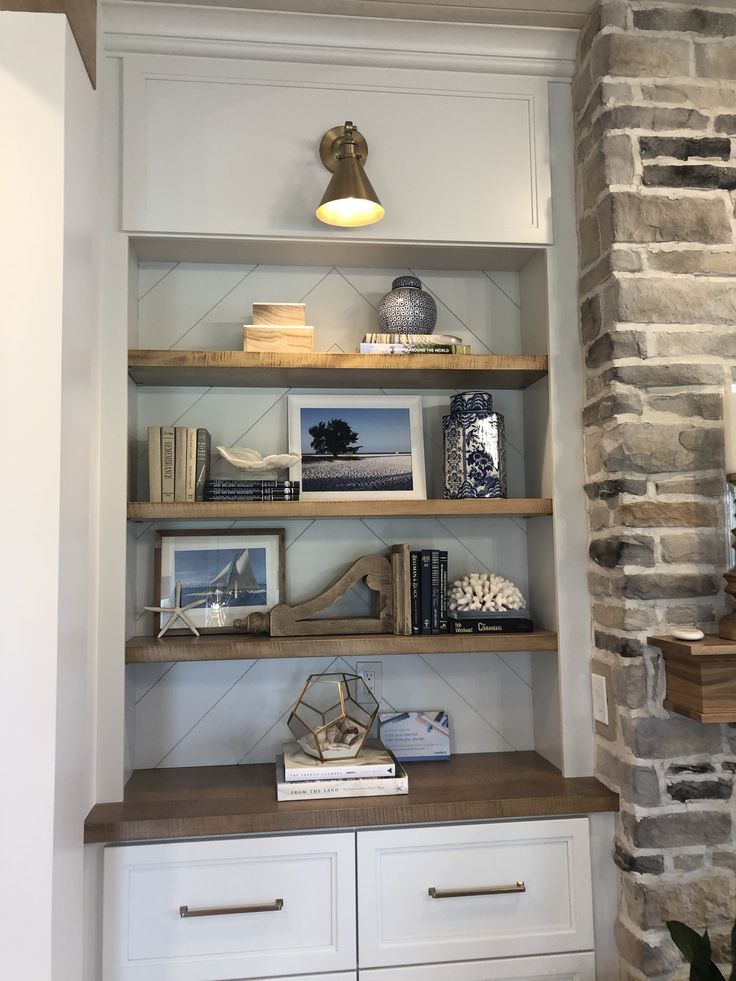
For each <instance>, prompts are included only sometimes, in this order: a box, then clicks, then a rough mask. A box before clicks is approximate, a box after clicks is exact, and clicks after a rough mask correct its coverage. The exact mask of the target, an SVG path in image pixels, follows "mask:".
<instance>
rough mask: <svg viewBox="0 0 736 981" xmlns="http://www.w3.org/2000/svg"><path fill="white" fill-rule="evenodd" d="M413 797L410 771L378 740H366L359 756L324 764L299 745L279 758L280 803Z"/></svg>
mask: <svg viewBox="0 0 736 981" xmlns="http://www.w3.org/2000/svg"><path fill="white" fill-rule="evenodd" d="M408 793H409V778H408V776H407V775H406V770H405V769H404V768H403V766H402V765H401V764H400V763H399V762H398V761H397V759H396V757H395V756H394V755H393V753H391V752H390V751H389V750H387V749H386V748H385V746H383V745H382V743H380V742H378V740H370V739H368V740H366V742H365V744H364V746H363V747H362V748H361V750H360V752H359V753H358V755H357V756H355V757H352V758H351V759H343V760H329V761H328V762H325V763H322V762H320V761H319V760H317V759H315V758H314V757H312V756H309V755H307V753H305V752H304V751H303V750H302V748H301V747H300V746H299V743H297V742H292V743H286V744H285V745H284V752H283V755H279V756H277V757H276V799H277V800H280V801H281V800H316V799H319V798H323V799H324V798H329V797H388V796H393V795H394V794H408Z"/></svg>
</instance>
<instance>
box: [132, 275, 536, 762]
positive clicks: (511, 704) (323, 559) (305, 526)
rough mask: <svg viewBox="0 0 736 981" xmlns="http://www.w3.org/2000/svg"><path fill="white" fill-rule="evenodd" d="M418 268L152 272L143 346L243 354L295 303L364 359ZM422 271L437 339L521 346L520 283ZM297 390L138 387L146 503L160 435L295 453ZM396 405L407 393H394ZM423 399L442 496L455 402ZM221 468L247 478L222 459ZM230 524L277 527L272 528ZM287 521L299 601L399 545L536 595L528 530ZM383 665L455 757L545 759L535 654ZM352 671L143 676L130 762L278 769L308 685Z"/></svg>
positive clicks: (514, 435) (147, 559) (287, 668)
mask: <svg viewBox="0 0 736 981" xmlns="http://www.w3.org/2000/svg"><path fill="white" fill-rule="evenodd" d="M406 272H409V270H401V269H387V270H377V269H338V268H328V267H312V268H305V267H266V266H241V265H215V264H196V265H188V264H183V263H180V264H175V263H164V264H161V263H143V264H141V266H140V268H139V281H138V297H139V300H138V314H139V315H138V337H137V344H138V346H139V347H142V348H178V349H205V348H211V349H212V348H214V349H235V350H238V349H242V328H243V323H249V322H250V318H251V308H252V304H253V302H255V301H275V300H281V301H284V302H304V303H306V307H307V322H308V323H310V324H313V325H314V326H315V329H316V343H315V347H316V350H318V351H346V352H351V351H355V350H356V349H357V345H358V344H359V342H360V340H361V339H362V337H363V334H365V333H366V331H369V330H374V329H376V307H377V305H378V301H379V300H380V298H381V296H382V295H383V294H384V293H385V292H386V291H387V290H388V289H390V287H391V280H392V278H393V277H395V276H397V275H401V274H402V273H406ZM412 272H413V273H414V274H415V275H419V276H420V278H421V279H422V281H423V283H424V284H425V287H426V288H427V289H429V290H430V291H431V292H432V294H433V295H434V297H435V299H436V301H437V307H438V324H437V331H438V332H440V331H441V332H444V333H452V334H457V335H460V336H462V338H463V340H464V341H466V342H468V343H470V344H471V345H472V350H473V351H474V352H478V353H488V352H494V353H499V354H502V353H507V352H508V353H511V352H518V351H519V350H520V332H519V293H518V290H519V284H518V276H517V275H516V274H515V273H509V272H471V273H458V272H438V271H432V272H423V271H422V270H412ZM290 392H296V390H288V389H248V390H241V389H224V388H219V389H215V388H202V389H195V388H182V389H152V388H140V389H136V387H135V386H134V385H132V384H131V413H130V414H131V420H132V429H133V439H132V452H131V458H132V460H133V468H132V469H133V471H134V472H133V473H132V475H131V476H132V482H133V486H134V488H135V487H137V491H138V496H139V498H140V499H145V498H146V497H147V480H148V477H147V469H146V436H145V434H146V427H147V426H149V425H184V426H206V427H207V428H208V429H209V430H210V432H211V434H212V443H213V447H214V446H215V445H217V444H220V445H226V446H230V445H240V446H249V447H252V448H254V449H257V450H259V451H261V452H263V453H265V452H269V451H270V452H274V451H283V450H285V449H286V448H287V439H288V434H287V396H288V395H289V394H290ZM374 394H381V392H380V391H378V390H377V391H376V392H375V393H374ZM384 394H399V392H398V390H396V391H394V390H391V391H389V390H388V389H386V390H384ZM401 394H415V393H401ZM422 394H423V407H424V409H423V411H424V432H425V443H424V449H425V457H426V466H427V493H428V496H430V497H441V496H442V462H441V450H442V416H443V415H444V414H445V413H446V412H447V410H448V405H449V398H450V395H451V393H450V392H424V393H422ZM495 398H496V407H497V408H498V409H499V410H500V411H501V412H503V413H504V414H505V417H506V432H507V438H508V462H509V495H510V496H523V494H524V475H523V450H524V447H523V435H522V431H523V430H522V416H521V412H522V401H521V396H520V394H519V393H517V392H499V393H497V395H496V396H495ZM213 471H214V472H215V473H217V474H219V475H221V476H225V475H229V476H235V475H236V473H235V472H234V471H233V470H232V468H230V467H229V465H228V464H225V463H224V462H222V461H219V460H218V458H217V455H216V454H214V455H213ZM224 524H225V525H226V526H227V527H237V526H246V527H258V526H259V524H260V526H262V527H263V526H267V524H268V522H260V523H258V522H250V523H244V522H226V523H224ZM281 524H282V525H283V527H284V528H285V529H286V581H287V600H288V601H289V602H299V601H301V600H304V599H307V598H308V597H310V596H311V595H313V594H314V593H317V592H319V591H320V590H321V589H323V588H324V587H325V586H326V585H327V584H328V583H329V581H330V580H331V579H332V578H334V576H335V575H336V574H337V573H338V572H339V571H342V570H343V569H344V568H346V567H347V565H348V564H349V563H350V562H351V561H352V560H353V559H355V558H357V557H358V556H359V555H362V554H365V553H370V552H383V551H385V550H386V547H387V546H388V545H391V544H392V543H394V542H409V543H410V544H411V546H412V547H416V548H422V547H424V548H429V547H434V548H446V549H447V550H448V552H449V564H450V577H451V578H454V577H455V576H456V575H459V574H462V573H464V572H469V571H474V570H478V569H483V570H492V571H497V572H500V573H501V574H502V575H505V576H508V577H509V578H511V579H513V580H514V581H515V582H517V583H518V584H519V585H520V587H521V589H522V590H523V591H526V589H527V551H526V522H525V520H524V519H514V518H494V519H488V520H484V519H467V518H466V519H461V518H452V519H442V520H435V519H428V518H416V519H410V520H401V519H396V518H375V519H374V518H371V519H363V520H360V519H355V520H337V519H332V520H320V521H314V520H301V519H300V520H288V521H284V522H282V523H281ZM216 526H217V525H216V524H211V525H210V527H216ZM161 527H164V526H163V525H162V526H161ZM165 527H167V528H171V527H176V525H175V524H172V523H167V524H166V526H165ZM182 527H184V525H182ZM187 527H192V526H191V524H188V525H187ZM155 530H156V525H154V524H151V523H144V524H135V525H132V526H131V528H130V531H129V575H128V580H129V584H130V589H129V609H128V634H129V635H131V636H132V635H134V634H142V633H150V632H152V627H153V624H152V621H151V619H150V615H149V614H146V613H145V612H144V611H143V607H144V606H145V604H146V603H150V602H151V600H152V598H153V542H154V533H155ZM365 602H366V597H365V596H364V595H360V593H358V594H356V595H355V596H351V597H349V598H347V599H346V601H345V602H344V604H343V606H342V611H343V612H347V613H348V614H349V613H364V611H365ZM376 660H378V659H376ZM380 660H382V664H383V669H382V674H383V705H384V706H385V707H386V708H387V709H390V708H396V709H404V708H440V707H442V708H446V709H447V710H448V711H449V713H450V719H451V725H452V730H453V749H454V751H456V752H482V751H493V750H498V751H501V750H511V749H517V750H522V749H530V748H531V747H532V744H533V734H532V716H531V701H532V699H531V669H530V662H529V656H528V655H526V654H498V655H496V654H480V655H479V654H467V655H458V654H455V655H452V656H440V655H435V656H431V657H430V656H400V657H398V656H396V657H384V658H383V659H380ZM345 669H347V670H354V669H355V658H353V657H350V656H346V657H344V658H341V659H339V660H332V659H328V658H314V659H289V660H283V661H222V662H214V663H212V662H208V663H189V664H185V663H177V664H153V665H131V666H130V667H129V668H128V718H129V734H130V739H129V743H130V746H129V762H130V764H131V765H133V766H135V767H155V766H193V765H205V764H218V763H222V764H227V763H241V762H263V761H271V760H273V758H274V754H275V753H276V752H277V751H278V750H279V749H280V746H281V743H282V742H283V741H284V739H285V738H286V737H287V733H288V730H287V729H286V716H287V714H288V711H289V709H290V708H291V705H292V703H293V700H294V698H295V697H296V695H297V694H298V692H299V689H300V687H301V685H302V683H303V681H304V679H305V678H306V676H307V674H309V673H311V672H316V671H325V670H345Z"/></svg>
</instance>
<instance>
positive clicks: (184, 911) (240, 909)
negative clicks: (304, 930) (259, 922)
mask: <svg viewBox="0 0 736 981" xmlns="http://www.w3.org/2000/svg"><path fill="white" fill-rule="evenodd" d="M283 908H284V901H283V899H274V901H273V902H272V903H263V904H262V905H259V906H205V907H203V908H202V909H189V907H188V906H180V907H179V916H180V917H181V918H182V919H186V917H188V916H229V915H230V914H231V913H276V912H278V910H280V909H283Z"/></svg>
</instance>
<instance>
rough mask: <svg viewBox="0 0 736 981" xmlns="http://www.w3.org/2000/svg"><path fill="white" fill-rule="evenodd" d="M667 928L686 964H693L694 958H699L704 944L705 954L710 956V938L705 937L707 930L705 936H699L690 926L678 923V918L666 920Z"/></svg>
mask: <svg viewBox="0 0 736 981" xmlns="http://www.w3.org/2000/svg"><path fill="white" fill-rule="evenodd" d="M667 929H668V930H669V931H670V936H671V937H672V939H673V940H674V942H675V944H676V946H677V948H678V950H680V952H681V953H682V956H683V957H684V958H685V960H686V961H687V962H688V964H694V963H695V962H696V960H700V958H699V955H701V951H702V950H703V947H704V944H705V945H706V949H707V956H708V957H710V940H709V939H707V938H708V933H707V931H706V933H705V936H703V937H701V936H700V934H699V933H696V932H695V930H693V929H692V927H689V926H686V925H685V924H684V923H680V921H679V920H667ZM701 956H702V955H701Z"/></svg>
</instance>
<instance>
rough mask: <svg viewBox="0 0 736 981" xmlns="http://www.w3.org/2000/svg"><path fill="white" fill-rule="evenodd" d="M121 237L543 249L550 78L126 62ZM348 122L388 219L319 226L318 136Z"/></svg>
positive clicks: (242, 62)
mask: <svg viewBox="0 0 736 981" xmlns="http://www.w3.org/2000/svg"><path fill="white" fill-rule="evenodd" d="M123 102H124V109H123V228H124V229H125V230H126V231H130V232H144V233H154V234H160V235H161V234H163V235H166V234H177V235H216V236H237V237H244V238H247V239H253V238H255V239H263V238H267V239H274V238H276V239H281V238H282V237H286V238H293V239H296V240H299V239H304V238H307V239H309V238H318V239H319V240H322V241H332V242H345V241H348V242H349V241H351V240H358V241H380V242H383V241H390V242H406V241H412V242H442V243H488V242H498V243H506V244H510V243H534V244H536V243H543V242H547V241H550V234H551V223H550V215H549V208H550V177H549V132H548V128H549V124H548V109H547V80H546V79H545V78H541V77H539V78H536V77H522V76H504V75H494V74H490V73H484V72H478V73H464V72H456V71H445V72H441V71H436V72H433V71H409V70H406V69H401V70H398V69H393V70H391V69H386V68H380V69H379V68H371V67H358V66H351V67H349V68H347V67H345V66H341V65H329V66H327V65H317V64H287V63H278V62H256V61H248V60H246V59H232V60H231V59H225V58H223V59H210V58H185V57H181V56H175V57H171V56H161V55H159V56H153V55H150V56H149V55H128V56H126V57H125V59H124V96H123ZM346 119H352V120H353V121H354V122H355V124H356V125H357V126H358V127H359V129H360V131H361V132H362V133H363V135H364V136H365V137H366V139H367V141H368V146H369V156H368V159H367V161H366V171H367V173H368V176H369V178H370V180H371V182H372V184H373V186H374V187H375V189H376V192H377V194H378V196H379V198H380V199H381V202H382V203H383V206H384V207H385V209H386V217H385V218H384V219H383V220H382V221H380V222H378V223H377V224H375V225H370V226H368V227H365V228H360V229H357V230H351V229H347V228H337V229H336V228H331V227H330V226H328V225H324V224H322V223H321V222H320V221H318V220H317V218H316V217H315V214H314V212H315V210H316V208H317V205H318V204H319V202H320V200H321V198H322V195H323V194H324V191H325V189H326V187H327V184H328V182H329V179H330V174H329V172H328V171H327V170H325V168H324V167H323V166H322V163H321V161H320V159H319V154H318V146H319V142H320V139H321V137H322V134H323V133H324V132H325V131H326V130H328V129H330V128H331V127H333V126H338V125H342V123H343V122H344V121H345V120H346Z"/></svg>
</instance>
